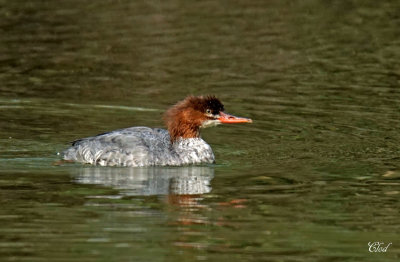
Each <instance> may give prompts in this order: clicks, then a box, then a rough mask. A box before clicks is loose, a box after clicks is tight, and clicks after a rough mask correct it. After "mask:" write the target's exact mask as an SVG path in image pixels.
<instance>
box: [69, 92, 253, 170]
mask: <svg viewBox="0 0 400 262" xmlns="http://www.w3.org/2000/svg"><path fill="white" fill-rule="evenodd" d="M164 121H165V124H166V126H167V130H165V129H161V128H149V127H129V128H125V129H120V130H115V131H111V132H108V133H104V134H100V135H97V136H93V137H87V138H82V139H79V140H76V141H74V142H73V143H72V146H71V147H70V148H68V149H67V150H66V151H64V153H63V159H64V160H66V161H75V162H81V163H86V164H92V165H100V166H132V167H139V166H181V165H190V164H202V163H214V162H215V157H214V153H213V151H212V149H211V147H210V145H208V144H207V143H206V142H205V141H204V140H203V139H201V138H200V128H206V127H211V126H216V125H218V124H221V123H222V124H225V123H226V124H233V123H251V122H252V120H251V119H249V118H242V117H236V116H233V115H229V114H227V113H224V106H223V104H222V103H221V101H220V100H219V99H217V98H216V97H215V96H188V97H186V98H185V99H184V100H182V101H180V102H178V103H177V104H176V105H174V106H172V107H171V108H170V109H169V110H167V111H166V112H165V114H164Z"/></svg>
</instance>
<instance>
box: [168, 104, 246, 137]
mask: <svg viewBox="0 0 400 262" xmlns="http://www.w3.org/2000/svg"><path fill="white" fill-rule="evenodd" d="M164 121H165V124H166V126H167V129H168V132H169V134H170V137H171V141H172V142H174V141H175V140H177V139H178V138H180V137H181V138H194V137H199V136H200V128H206V127H211V126H216V125H219V124H235V123H251V122H252V120H251V119H249V118H242V117H236V116H233V115H229V114H227V113H224V105H223V104H222V103H221V101H219V99H218V98H216V97H215V96H188V97H186V98H185V99H184V100H182V101H180V102H178V103H177V104H176V105H174V106H172V107H171V108H170V109H168V111H167V112H165V114H164Z"/></svg>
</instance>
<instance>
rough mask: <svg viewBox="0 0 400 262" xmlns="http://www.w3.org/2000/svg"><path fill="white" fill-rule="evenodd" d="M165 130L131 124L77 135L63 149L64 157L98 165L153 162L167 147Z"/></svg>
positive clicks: (167, 140)
mask: <svg viewBox="0 0 400 262" xmlns="http://www.w3.org/2000/svg"><path fill="white" fill-rule="evenodd" d="M169 140H170V139H169V134H168V131H167V130H164V129H160V128H148V127H131V128H126V129H121V130H116V131H112V132H109V133H104V134H100V135H97V136H94V137H88V138H83V139H79V140H77V141H75V142H73V143H72V147H70V148H68V149H67V150H66V151H65V152H64V159H65V160H72V161H77V162H82V163H89V164H94V165H102V166H149V165H155V164H156V161H158V159H160V157H159V155H160V154H161V155H162V154H163V153H164V152H163V151H165V150H168V149H169V148H170V141H169Z"/></svg>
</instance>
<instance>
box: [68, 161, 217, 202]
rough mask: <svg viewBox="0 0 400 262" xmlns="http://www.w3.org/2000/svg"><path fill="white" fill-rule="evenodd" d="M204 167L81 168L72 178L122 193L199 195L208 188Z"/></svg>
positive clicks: (209, 170) (208, 169) (210, 174)
mask: <svg viewBox="0 0 400 262" xmlns="http://www.w3.org/2000/svg"><path fill="white" fill-rule="evenodd" d="M213 177H214V168H212V167H208V166H188V167H147V168H111V167H84V168H82V169H81V170H80V173H79V175H78V177H77V178H76V181H77V182H78V183H82V184H97V185H104V186H109V187H113V188H115V189H119V190H121V191H122V193H123V194H124V195H131V196H137V195H144V196H148V195H199V194H205V193H209V192H210V191H211V186H210V181H211V180H212V178H213Z"/></svg>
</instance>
